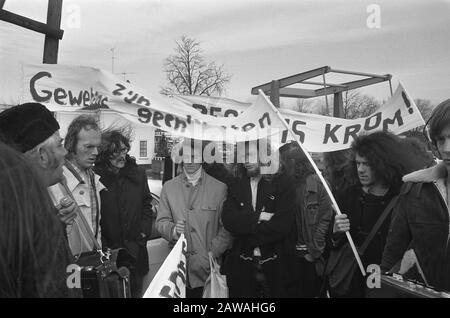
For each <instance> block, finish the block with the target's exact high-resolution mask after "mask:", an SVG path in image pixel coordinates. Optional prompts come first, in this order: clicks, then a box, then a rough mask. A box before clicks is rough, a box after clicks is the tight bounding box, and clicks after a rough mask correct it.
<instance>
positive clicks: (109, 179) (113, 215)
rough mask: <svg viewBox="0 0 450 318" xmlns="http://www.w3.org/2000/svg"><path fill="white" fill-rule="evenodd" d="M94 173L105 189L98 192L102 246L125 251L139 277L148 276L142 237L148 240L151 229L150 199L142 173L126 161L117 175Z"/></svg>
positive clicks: (98, 170)
mask: <svg viewBox="0 0 450 318" xmlns="http://www.w3.org/2000/svg"><path fill="white" fill-rule="evenodd" d="M95 172H96V173H97V174H98V175H100V181H101V182H102V183H103V184H104V185H105V186H106V188H107V190H105V191H102V192H101V200H102V201H101V202H102V204H101V216H102V217H101V223H100V224H101V228H102V244H103V246H104V247H109V248H111V249H114V248H119V247H124V248H126V249H127V250H128V252H129V253H130V254H131V255H132V256H133V257H135V258H136V261H137V263H136V269H137V270H138V272H139V273H140V274H142V275H143V274H145V273H147V272H148V254H147V247H146V242H147V239H146V238H144V237H143V236H142V233H143V234H145V235H146V236H147V237H150V235H151V229H152V206H151V203H150V202H151V200H152V197H151V194H150V190H149V187H148V183H147V176H146V174H145V171H144V169H142V168H141V167H139V166H138V165H137V164H136V162H135V161H134V159H132V158H130V157H127V162H126V164H125V167H123V168H122V169H120V171H119V173H118V174H114V173H113V172H111V171H110V170H108V169H107V168H106V167H96V169H95Z"/></svg>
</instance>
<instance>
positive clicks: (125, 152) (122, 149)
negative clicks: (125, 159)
mask: <svg viewBox="0 0 450 318" xmlns="http://www.w3.org/2000/svg"><path fill="white" fill-rule="evenodd" d="M129 151H130V149H128V148H127V147H123V148H121V149H119V150H116V151H114V152H113V155H114V156H119V155H126V154H127V153H128V152H129Z"/></svg>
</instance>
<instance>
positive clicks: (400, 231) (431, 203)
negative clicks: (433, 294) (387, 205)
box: [381, 99, 450, 291]
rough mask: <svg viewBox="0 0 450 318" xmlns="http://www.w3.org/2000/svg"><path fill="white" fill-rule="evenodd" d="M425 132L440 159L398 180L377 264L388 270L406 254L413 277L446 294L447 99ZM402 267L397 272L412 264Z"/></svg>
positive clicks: (449, 267) (449, 264)
mask: <svg viewBox="0 0 450 318" xmlns="http://www.w3.org/2000/svg"><path fill="white" fill-rule="evenodd" d="M429 131H430V139H431V142H432V144H433V146H434V147H435V151H436V152H437V154H438V156H439V157H440V159H442V160H443V161H442V162H441V163H439V164H438V165H437V166H434V167H431V168H428V169H424V170H420V171H416V172H413V173H411V174H409V175H407V176H405V177H403V181H404V182H405V185H404V188H403V189H402V193H401V195H400V197H399V200H398V203H397V205H396V207H395V209H394V213H395V214H394V215H395V216H394V219H393V221H392V225H391V228H390V230H389V235H388V238H387V243H386V247H385V250H384V252H383V260H382V264H381V266H382V269H384V270H390V269H392V267H394V265H396V264H397V263H399V262H400V261H401V260H402V257H403V255H404V254H405V252H406V251H408V250H409V251H411V250H412V251H413V252H414V254H415V256H416V258H417V262H418V264H419V268H420V270H417V268H416V271H415V273H416V274H417V277H414V278H415V279H420V280H424V281H425V283H427V284H428V285H430V286H432V287H434V288H437V289H439V290H446V291H449V290H450V248H449V233H450V232H449V223H450V222H449V213H450V212H449V208H448V207H449V204H450V199H449V198H450V186H449V181H450V178H449V175H450V174H449V173H450V99H448V100H446V101H444V102H442V103H441V104H439V105H438V106H437V107H436V108H435V110H434V111H433V114H432V117H431V119H430V120H429ZM404 261H405V260H404ZM402 263H404V264H403V265H404V266H402V268H400V271H399V272H400V274H405V272H407V271H408V270H409V269H410V268H411V267H412V265H413V264H414V263H411V264H409V265H408V262H407V261H406V262H402ZM420 271H422V273H421V274H422V275H419V273H420Z"/></svg>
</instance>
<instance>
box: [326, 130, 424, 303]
mask: <svg viewBox="0 0 450 318" xmlns="http://www.w3.org/2000/svg"><path fill="white" fill-rule="evenodd" d="M352 150H353V151H354V154H355V158H354V164H355V168H356V169H355V170H356V171H357V173H358V178H359V184H357V185H352V186H350V187H348V188H347V189H345V190H344V191H342V192H341V193H340V194H339V195H338V196H337V203H338V205H339V208H340V209H341V211H342V213H343V214H342V215H336V217H335V221H334V226H333V245H334V248H333V250H332V251H331V254H330V260H329V264H333V262H331V260H332V259H333V256H335V255H339V254H336V253H337V251H338V249H339V248H342V247H343V246H344V244H345V243H346V242H347V238H346V237H345V235H344V232H346V231H350V233H351V236H352V238H353V240H354V243H355V245H356V246H357V247H358V248H359V247H361V245H362V244H363V243H364V242H365V240H366V239H367V237H368V236H369V233H370V232H371V231H372V229H373V228H374V226H375V224H376V223H377V221H378V219H379V218H380V216H381V215H382V214H383V212H384V211H385V209H386V208H387V207H388V205H389V203H390V201H391V200H392V199H393V198H394V197H395V196H396V195H397V194H398V193H399V190H400V187H401V184H402V180H401V177H402V175H404V174H405V173H408V172H410V171H413V170H414V169H415V164H416V163H415V161H414V160H413V159H414V158H413V157H414V156H411V154H410V153H409V151H408V150H409V148H408V147H407V146H406V145H404V144H402V143H401V142H400V139H399V138H398V137H397V136H394V135H392V134H390V133H387V132H375V133H372V134H370V135H364V136H359V137H358V138H357V139H355V141H354V142H353V144H352ZM390 219H391V215H390V214H389V215H388V216H387V217H386V219H385V220H384V222H383V223H382V224H381V226H380V227H379V228H378V229H377V232H376V235H375V236H374V237H373V239H372V240H371V241H370V244H369V245H368V247H367V248H366V250H365V252H364V254H363V255H362V256H361V261H362V263H363V265H364V267H365V268H367V266H368V265H371V264H380V263H381V256H382V253H383V249H384V246H385V243H386V237H387V233H388V229H389V223H390ZM338 266H343V264H342V263H338ZM335 272H339V271H338V270H337V271H335ZM327 274H329V273H327ZM331 281H332V279H330V283H331ZM366 292H367V289H366V284H365V280H364V278H363V276H362V275H361V274H360V272H359V270H358V269H357V270H356V271H355V272H354V274H353V277H352V280H351V284H350V286H349V288H348V290H345V291H344V290H341V289H340V288H335V287H333V286H331V284H330V294H331V295H332V297H351V298H355V297H364V296H365V295H366Z"/></svg>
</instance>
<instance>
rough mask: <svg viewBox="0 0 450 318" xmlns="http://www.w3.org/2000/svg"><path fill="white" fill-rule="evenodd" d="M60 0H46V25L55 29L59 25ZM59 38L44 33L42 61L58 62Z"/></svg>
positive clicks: (57, 28) (60, 13) (47, 62)
mask: <svg viewBox="0 0 450 318" xmlns="http://www.w3.org/2000/svg"><path fill="white" fill-rule="evenodd" d="M61 15H62V0H48V9H47V25H48V26H49V27H51V28H53V29H55V30H59V28H60V27H61ZM58 48H59V39H58V38H55V37H53V36H50V35H48V34H46V35H45V43H44V57H43V63H46V64H56V63H58Z"/></svg>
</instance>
